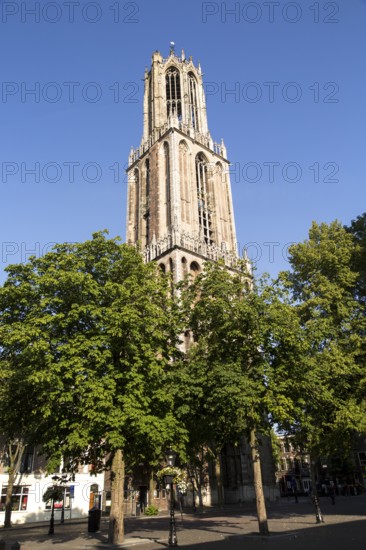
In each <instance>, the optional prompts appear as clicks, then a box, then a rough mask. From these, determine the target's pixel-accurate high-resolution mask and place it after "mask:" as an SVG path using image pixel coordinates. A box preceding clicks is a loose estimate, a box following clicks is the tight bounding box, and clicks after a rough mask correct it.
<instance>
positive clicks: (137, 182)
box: [134, 168, 140, 242]
mask: <svg viewBox="0 0 366 550" xmlns="http://www.w3.org/2000/svg"><path fill="white" fill-rule="evenodd" d="M134 180H135V242H137V241H138V240H139V216H140V208H139V206H140V174H139V171H138V170H137V168H136V169H135V171H134Z"/></svg>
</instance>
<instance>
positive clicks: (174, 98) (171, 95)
mask: <svg viewBox="0 0 366 550" xmlns="http://www.w3.org/2000/svg"><path fill="white" fill-rule="evenodd" d="M165 85H166V108H167V115H168V117H169V116H170V115H172V114H173V113H175V114H176V115H177V117H178V118H181V117H182V94H181V88H180V76H179V71H178V70H177V69H176V68H175V67H171V68H170V69H168V71H167V73H166V76H165Z"/></svg>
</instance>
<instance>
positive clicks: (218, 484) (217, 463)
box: [215, 455, 224, 508]
mask: <svg viewBox="0 0 366 550" xmlns="http://www.w3.org/2000/svg"><path fill="white" fill-rule="evenodd" d="M215 477H216V488H217V504H218V505H219V506H220V508H222V507H223V506H224V492H223V488H222V475H221V462H220V455H218V456H216V458H215Z"/></svg>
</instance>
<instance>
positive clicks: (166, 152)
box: [164, 142, 172, 227]
mask: <svg viewBox="0 0 366 550" xmlns="http://www.w3.org/2000/svg"><path fill="white" fill-rule="evenodd" d="M164 167H165V196H166V223H167V226H168V227H169V226H170V225H171V223H172V219H171V209H170V199H171V197H170V156H169V145H168V144H167V143H166V142H165V143H164Z"/></svg>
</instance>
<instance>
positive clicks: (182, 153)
mask: <svg viewBox="0 0 366 550" xmlns="http://www.w3.org/2000/svg"><path fill="white" fill-rule="evenodd" d="M179 175H180V201H181V218H182V222H188V223H189V222H190V208H189V206H190V200H189V175H190V171H189V148H188V145H187V142H186V141H185V140H182V141H181V142H180V143H179Z"/></svg>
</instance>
